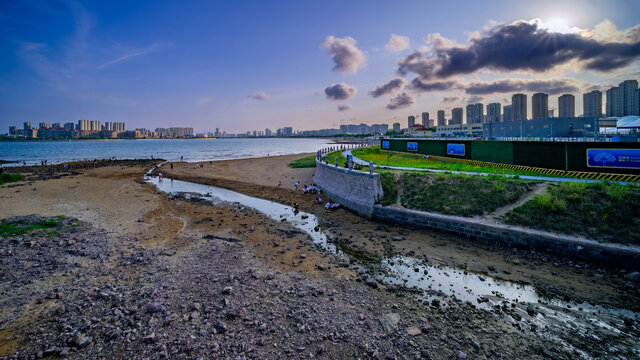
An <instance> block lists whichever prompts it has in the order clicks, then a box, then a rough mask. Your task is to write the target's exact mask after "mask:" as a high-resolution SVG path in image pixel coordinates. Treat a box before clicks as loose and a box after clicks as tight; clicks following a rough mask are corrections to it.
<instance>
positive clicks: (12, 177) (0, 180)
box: [0, 173, 23, 185]
mask: <svg viewBox="0 0 640 360" xmlns="http://www.w3.org/2000/svg"><path fill="white" fill-rule="evenodd" d="M22 178H23V176H22V175H20V174H8V173H2V174H0V185H4V184H6V183H10V182H16V181H20V180H22Z"/></svg>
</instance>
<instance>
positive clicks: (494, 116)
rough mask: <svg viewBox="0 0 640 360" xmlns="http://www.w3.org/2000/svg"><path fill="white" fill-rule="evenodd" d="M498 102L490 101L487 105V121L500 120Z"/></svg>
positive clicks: (495, 121) (494, 121)
mask: <svg viewBox="0 0 640 360" xmlns="http://www.w3.org/2000/svg"><path fill="white" fill-rule="evenodd" d="M501 107H502V106H501V105H500V103H491V104H489V105H487V121H486V122H487V123H497V122H500V113H501V112H502V111H501Z"/></svg>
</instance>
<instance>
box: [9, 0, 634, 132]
mask: <svg viewBox="0 0 640 360" xmlns="http://www.w3.org/2000/svg"><path fill="white" fill-rule="evenodd" d="M638 14H640V2H638V1H629V0H626V1H562V0H553V1H546V0H539V1H535V2H533V1H529V2H515V1H513V0H511V1H491V2H480V1H477V0H476V1H371V0H370V1H278V2H276V1H162V0H159V1H116V0H110V1H71V0H69V1H59V0H50V1H36V0H28V1H21V0H0V53H1V54H2V56H0V132H5V131H7V130H8V127H9V126H10V125H19V126H20V125H21V124H22V123H23V122H24V121H31V122H32V123H34V124H37V123H39V122H48V123H54V122H61V123H65V122H77V120H79V119H89V120H99V121H102V122H105V121H124V122H126V124H127V128H128V129H134V128H143V127H144V128H148V129H152V130H153V129H155V128H156V127H171V126H187V127H193V128H195V130H196V132H206V131H213V130H214V129H215V128H220V129H221V130H224V131H227V132H230V133H236V132H245V131H247V130H263V129H265V128H270V129H277V128H280V127H283V126H292V127H293V128H294V130H307V129H322V128H335V127H339V126H340V125H342V124H351V123H367V124H375V123H388V124H391V123H394V122H400V123H401V124H403V125H406V119H407V117H408V116H409V115H417V114H420V113H421V112H423V111H427V112H429V113H430V117H431V118H434V117H436V112H437V110H439V109H442V110H445V111H446V115H447V118H449V117H450V116H451V109H452V108H453V107H458V106H460V107H464V106H466V104H468V103H473V102H483V103H484V104H488V103H490V102H500V103H502V105H503V106H504V105H507V104H509V103H510V99H511V95H512V94H513V93H516V92H523V93H525V94H527V95H528V96H529V102H530V99H531V94H533V93H535V92H546V93H549V94H550V97H549V106H550V108H557V97H558V96H559V95H561V94H563V93H572V94H574V95H576V113H577V115H579V114H580V113H581V112H582V93H584V92H586V91H590V90H592V89H600V90H605V89H606V88H608V87H610V86H612V85H615V84H618V83H619V82H621V81H623V80H625V79H636V80H637V79H640V17H639V16H638ZM529 108H530V104H529ZM530 111H531V110H530V109H529V112H530Z"/></svg>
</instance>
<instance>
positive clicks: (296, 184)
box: [293, 181, 300, 190]
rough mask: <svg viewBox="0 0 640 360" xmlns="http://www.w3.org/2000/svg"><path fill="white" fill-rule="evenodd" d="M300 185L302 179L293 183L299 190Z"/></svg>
mask: <svg viewBox="0 0 640 360" xmlns="http://www.w3.org/2000/svg"><path fill="white" fill-rule="evenodd" d="M298 185H300V181H296V183H295V184H293V186H295V187H296V190H298Z"/></svg>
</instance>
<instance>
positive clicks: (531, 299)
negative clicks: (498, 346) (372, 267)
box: [379, 256, 542, 307]
mask: <svg viewBox="0 0 640 360" xmlns="http://www.w3.org/2000/svg"><path fill="white" fill-rule="evenodd" d="M381 265H382V267H383V268H385V269H386V270H387V271H386V272H385V273H383V274H380V275H379V278H380V279H381V280H382V281H384V282H385V283H392V284H396V285H404V286H406V287H408V288H415V289H419V290H426V291H428V290H431V291H434V292H442V293H443V294H445V295H447V296H452V297H455V298H457V299H458V300H461V301H465V302H467V301H468V302H470V303H472V304H473V305H476V306H478V307H488V305H486V302H485V299H494V300H510V301H518V302H528V303H537V302H538V301H539V300H542V299H541V298H540V297H539V296H538V294H536V292H535V289H534V288H533V287H531V286H526V285H521V284H517V283H514V282H511V281H503V280H499V279H495V278H492V277H490V276H487V275H483V274H477V273H473V272H469V271H467V270H464V269H458V268H454V267H450V266H446V265H430V264H429V265H426V264H423V263H421V262H419V261H417V260H416V259H412V258H407V257H401V256H397V257H393V258H388V259H384V260H382V262H381Z"/></svg>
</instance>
